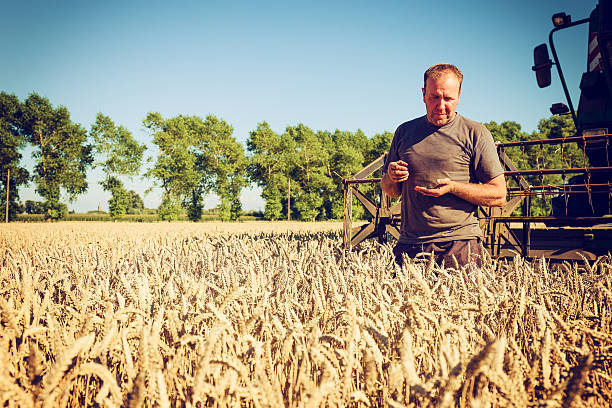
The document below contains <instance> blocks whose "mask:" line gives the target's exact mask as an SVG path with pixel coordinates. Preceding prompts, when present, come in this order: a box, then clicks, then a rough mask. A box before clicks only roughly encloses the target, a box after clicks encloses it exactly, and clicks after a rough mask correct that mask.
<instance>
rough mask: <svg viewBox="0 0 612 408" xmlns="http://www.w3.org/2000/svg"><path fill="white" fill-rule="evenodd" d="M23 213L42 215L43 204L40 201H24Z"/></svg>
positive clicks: (43, 210) (43, 211)
mask: <svg viewBox="0 0 612 408" xmlns="http://www.w3.org/2000/svg"><path fill="white" fill-rule="evenodd" d="M25 212H26V214H44V213H45V203H44V202H42V201H32V200H26V202H25Z"/></svg>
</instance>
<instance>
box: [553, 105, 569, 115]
mask: <svg viewBox="0 0 612 408" xmlns="http://www.w3.org/2000/svg"><path fill="white" fill-rule="evenodd" d="M550 113H552V114H553V115H568V114H569V113H570V110H569V108H568V107H567V105H566V104H564V103H555V104H553V105H552V106H551V107H550Z"/></svg>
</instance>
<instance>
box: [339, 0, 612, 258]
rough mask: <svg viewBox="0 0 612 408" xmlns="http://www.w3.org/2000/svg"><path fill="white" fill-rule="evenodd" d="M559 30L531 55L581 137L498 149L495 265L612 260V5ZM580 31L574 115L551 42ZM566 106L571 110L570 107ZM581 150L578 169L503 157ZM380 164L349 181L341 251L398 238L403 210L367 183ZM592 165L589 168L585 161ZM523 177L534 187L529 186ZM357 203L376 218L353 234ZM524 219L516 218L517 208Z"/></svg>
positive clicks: (491, 233) (491, 245)
mask: <svg viewBox="0 0 612 408" xmlns="http://www.w3.org/2000/svg"><path fill="white" fill-rule="evenodd" d="M552 20H553V24H554V28H553V29H552V30H551V32H550V35H549V46H550V50H551V52H552V56H553V59H554V61H552V60H551V59H550V57H549V53H548V46H547V45H546V44H541V45H538V46H537V47H536V48H535V50H534V66H533V67H532V69H533V70H534V71H535V73H536V79H537V83H538V86H539V87H540V88H544V87H547V86H549V85H550V83H551V68H552V66H553V65H555V66H556V68H557V72H558V74H559V79H560V81H561V85H562V86H563V91H564V92H565V96H566V98H567V103H568V104H567V105H566V104H564V103H555V104H553V105H552V107H551V108H550V110H551V112H552V113H553V114H554V115H571V116H572V119H573V121H574V124H575V126H576V134H575V135H573V136H572V137H566V138H560V139H544V140H529V141H519V142H511V143H500V144H498V145H497V150H498V154H499V158H500V161H501V163H502V165H503V166H504V168H505V174H506V180H507V181H510V180H514V183H510V184H509V187H508V202H507V203H506V205H505V206H504V207H502V208H479V214H478V215H479V219H480V225H481V228H482V230H483V233H484V237H483V238H484V242H483V244H484V246H485V248H487V250H488V251H489V252H490V253H491V255H492V256H493V257H497V258H499V257H513V256H515V255H516V254H520V255H522V256H524V257H525V258H539V257H545V258H548V259H552V260H582V259H583V257H584V258H586V259H588V260H595V259H597V257H598V256H601V255H607V254H608V253H609V252H612V167H611V161H612V136H611V135H610V133H612V0H599V4H598V5H597V6H596V7H595V9H594V10H593V12H592V13H591V15H590V17H589V18H585V19H582V20H578V21H575V22H572V21H571V17H570V16H568V15H566V14H565V13H558V14H555V15H554V16H553V18H552ZM580 24H588V25H589V37H588V42H587V44H588V50H589V52H588V58H587V69H586V72H584V73H583V74H582V79H581V81H580V102H579V104H578V110H577V111H575V110H574V107H573V104H572V100H571V97H570V94H569V91H568V88H567V84H566V82H565V78H564V76H563V71H562V69H561V64H560V61H559V58H558V57H557V52H556V49H555V45H554V42H553V34H554V33H556V32H557V31H560V30H565V29H568V28H571V27H574V26H577V25H580ZM568 105H569V107H568ZM572 144H573V145H574V146H577V148H578V150H579V151H580V152H582V155H583V157H584V158H585V160H584V161H583V162H582V163H581V164H582V165H581V166H575V165H574V166H569V167H566V168H542V167H541V166H540V164H539V163H538V164H537V168H531V169H527V170H519V169H518V168H517V167H516V166H515V164H514V163H513V162H512V161H511V160H510V158H509V157H508V154H507V153H506V152H508V151H509V149H513V148H514V149H516V148H518V149H522V151H524V150H525V149H541V150H542V151H543V149H544V146H548V145H555V146H556V147H557V151H558V154H560V155H563V154H564V152H566V151H567V149H568V147H569V146H570V145H572ZM384 158H385V155H383V156H381V157H379V158H378V159H376V160H375V161H374V162H372V163H370V164H369V165H368V166H366V167H364V168H363V170H361V171H359V172H358V173H356V174H355V175H354V176H353V177H351V178H350V179H345V180H344V197H345V201H344V203H345V205H344V246H345V248H346V249H351V248H352V247H355V246H356V245H358V244H359V243H360V242H362V241H363V240H365V239H368V238H378V239H379V241H381V242H383V241H385V240H386V239H387V237H388V236H389V235H392V236H394V237H395V238H398V237H399V226H400V203H399V202H395V203H393V202H392V200H391V198H390V197H389V196H387V195H386V194H385V193H384V192H382V191H380V188H379V187H378V186H377V184H378V183H379V182H380V178H372V177H370V176H371V175H372V174H373V173H374V172H375V171H377V170H379V169H380V168H381V167H382V165H383V163H384ZM587 158H588V164H587V160H586V159H587ZM555 174H556V175H560V176H561V179H562V180H563V182H562V183H561V184H549V183H546V182H545V177H547V176H549V175H555ZM525 177H530V179H531V180H534V179H537V180H539V183H536V184H537V185H532V184H530V183H529V182H528V181H527V179H526V178H525ZM363 184H374V186H375V188H374V191H378V194H376V195H377V197H376V198H372V197H370V196H368V195H367V194H365V193H363V192H362V191H361V190H360V189H359V186H360V185H363ZM353 196H354V197H355V198H356V199H357V200H358V201H359V202H360V203H361V204H363V206H364V207H365V208H366V210H367V211H368V212H369V213H370V215H371V216H372V220H371V221H370V223H369V224H365V225H361V226H359V227H355V228H353V227H352V202H353ZM533 197H538V198H540V199H542V198H545V199H546V200H548V202H549V207H550V208H551V211H550V214H549V215H548V216H543V217H542V216H540V217H538V216H532V215H531V213H532V211H531V202H532V198H533ZM519 206H520V208H521V211H520V213H521V215H515V214H516V212H517V211H515V210H516V209H517V208H519Z"/></svg>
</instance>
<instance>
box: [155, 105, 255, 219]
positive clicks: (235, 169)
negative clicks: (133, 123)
mask: <svg viewBox="0 0 612 408" xmlns="http://www.w3.org/2000/svg"><path fill="white" fill-rule="evenodd" d="M144 125H145V127H147V128H148V129H150V130H151V131H152V132H153V135H154V139H153V141H154V143H155V144H157V145H158V146H159V150H160V154H159V155H158V157H157V161H156V163H155V166H154V167H153V168H152V169H150V170H149V171H148V172H147V175H148V176H150V177H153V178H155V179H157V180H158V181H159V182H160V184H161V187H162V188H163V189H164V197H165V201H164V202H165V203H166V206H167V207H168V208H172V209H173V211H174V209H175V207H176V206H177V205H178V204H177V203H179V202H180V203H181V206H182V207H187V208H188V215H189V217H190V219H192V220H194V221H196V220H199V219H200V217H201V214H202V196H203V195H204V194H208V193H209V192H215V193H216V194H217V195H218V196H219V200H220V201H221V204H220V215H221V218H222V219H223V220H235V219H237V218H238V216H239V215H240V210H241V205H240V192H241V190H242V188H243V187H244V186H245V185H246V167H247V160H246V158H245V156H244V149H243V147H242V146H241V145H240V144H239V143H238V142H237V141H236V139H235V138H234V137H233V136H232V133H233V128H232V127H231V126H230V125H229V124H228V123H227V122H225V121H224V120H222V119H218V118H216V117H215V116H213V115H209V116H207V117H206V120H202V118H200V117H198V116H182V115H179V116H177V117H175V118H170V119H163V118H162V117H161V115H160V114H159V113H149V114H148V115H147V118H146V119H145V121H144ZM166 213H167V212H166V211H160V216H161V217H163V216H164V215H163V214H166ZM168 214H173V212H168ZM162 219H163V218H162Z"/></svg>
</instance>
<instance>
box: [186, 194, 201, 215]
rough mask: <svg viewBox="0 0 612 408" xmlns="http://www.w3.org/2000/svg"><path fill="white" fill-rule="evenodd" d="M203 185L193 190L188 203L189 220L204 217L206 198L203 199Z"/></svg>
mask: <svg viewBox="0 0 612 408" xmlns="http://www.w3.org/2000/svg"><path fill="white" fill-rule="evenodd" d="M201 190H202V189H201V187H196V188H195V189H193V190H192V191H191V199H190V200H188V202H187V203H186V205H187V218H189V221H200V220H201V219H202V210H203V209H204V200H203V199H202V191H201Z"/></svg>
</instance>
